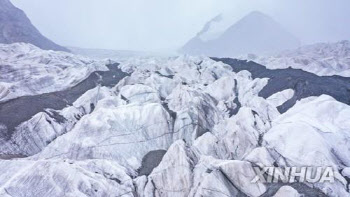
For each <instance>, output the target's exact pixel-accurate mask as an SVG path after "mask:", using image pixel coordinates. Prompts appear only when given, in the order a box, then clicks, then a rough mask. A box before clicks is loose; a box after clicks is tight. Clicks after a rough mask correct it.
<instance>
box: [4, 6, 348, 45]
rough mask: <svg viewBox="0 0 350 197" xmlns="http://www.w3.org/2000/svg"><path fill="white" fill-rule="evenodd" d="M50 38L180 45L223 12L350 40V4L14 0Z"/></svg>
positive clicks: (314, 37) (312, 38) (303, 36)
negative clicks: (255, 13)
mask: <svg viewBox="0 0 350 197" xmlns="http://www.w3.org/2000/svg"><path fill="white" fill-rule="evenodd" d="M11 1H12V2H13V3H14V4H15V5H16V6H17V7H19V8H21V9H22V10H24V11H25V12H26V14H27V15H28V17H29V18H30V19H31V21H32V23H33V24H34V25H35V26H36V27H37V28H38V29H39V30H40V31H41V32H42V33H43V34H44V35H45V36H47V37H48V38H50V39H52V40H53V41H55V42H57V43H58V44H61V45H65V46H77V47H84V48H104V49H126V50H162V49H175V48H178V47H181V46H182V45H183V44H184V43H185V42H187V41H188V40H189V39H190V38H191V37H193V36H195V35H196V34H197V33H198V32H199V31H200V30H201V29H202V28H203V25H204V24H205V23H206V22H207V21H209V20H210V19H212V18H213V17H215V16H216V15H218V14H220V13H225V14H226V15H230V16H231V18H232V23H234V22H236V21H237V20H239V19H240V18H242V17H243V16H244V15H246V14H248V13H249V12H251V11H254V10H259V11H261V12H263V13H265V14H268V15H270V16H271V17H273V18H274V19H275V20H276V21H278V22H280V23H281V24H282V25H283V26H284V27H285V28H286V29H288V30H289V31H290V32H291V33H293V34H294V35H295V36H296V37H298V38H299V39H300V40H301V41H302V42H303V43H315V42H319V41H325V42H326V41H337V40H341V39H350V0H50V1H48V0H11Z"/></svg>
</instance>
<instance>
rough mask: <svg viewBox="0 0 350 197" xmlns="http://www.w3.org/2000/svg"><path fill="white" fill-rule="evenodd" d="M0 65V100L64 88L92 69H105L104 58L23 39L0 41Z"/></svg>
mask: <svg viewBox="0 0 350 197" xmlns="http://www.w3.org/2000/svg"><path fill="white" fill-rule="evenodd" d="M0 65H1V67H0V72H1V76H0V102H4V101H7V100H10V99H14V98H17V97H21V96H27V95H37V94H43V93H48V92H55V91H60V90H64V89H67V88H69V87H72V86H74V85H76V84H78V83H79V82H81V81H82V80H84V79H85V78H87V77H88V76H89V75H90V74H91V73H92V72H94V71H98V70H100V71H105V70H108V68H107V67H106V66H105V65H106V62H105V61H94V60H91V59H88V58H85V57H82V56H75V55H73V54H70V53H66V52H56V51H45V50H42V49H39V48H37V47H35V46H34V45H31V44H24V43H15V44H10V45H6V44H0Z"/></svg>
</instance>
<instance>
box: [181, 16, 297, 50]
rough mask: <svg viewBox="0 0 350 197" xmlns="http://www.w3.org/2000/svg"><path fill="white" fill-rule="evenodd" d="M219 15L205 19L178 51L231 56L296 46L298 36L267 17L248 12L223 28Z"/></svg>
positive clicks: (221, 18)
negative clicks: (198, 30)
mask: <svg viewBox="0 0 350 197" xmlns="http://www.w3.org/2000/svg"><path fill="white" fill-rule="evenodd" d="M223 20H224V19H223V17H221V16H217V17H215V18H214V19H212V20H211V21H209V22H208V23H207V24H206V25H205V26H204V28H203V29H202V31H201V32H199V33H198V34H197V36H195V37H194V38H192V39H191V40H190V41H189V42H188V43H186V45H185V46H184V47H183V48H182V49H181V52H182V53H186V54H195V55H207V56H215V57H235V56H238V55H244V54H248V53H255V54H271V53H275V52H278V51H281V50H285V49H292V48H296V47H298V46H299V44H300V43H299V40H298V39H297V38H295V37H294V36H293V35H292V34H290V33H289V32H287V31H286V30H285V29H284V28H283V27H282V26H281V25H280V24H279V23H277V22H276V21H274V20H273V19H272V18H271V17H269V16H266V15H265V14H263V13H260V12H257V11H255V12H252V13H250V14H248V15H247V16H245V17H244V18H242V19H241V20H239V21H238V22H237V23H235V24H233V25H232V26H229V27H227V29H225V28H226V26H225V25H224V24H225V23H224V22H221V21H223Z"/></svg>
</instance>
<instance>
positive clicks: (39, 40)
mask: <svg viewBox="0 0 350 197" xmlns="http://www.w3.org/2000/svg"><path fill="white" fill-rule="evenodd" d="M15 42H24V43H31V44H33V45H35V46H37V47H39V48H41V49H45V50H55V51H69V50H68V49H66V48H64V47H62V46H59V45H57V44H55V43H54V42H52V41H51V40H49V39H47V38H46V37H44V36H43V35H42V34H41V33H40V32H39V31H38V30H37V29H36V28H35V27H34V26H33V25H32V23H31V22H30V20H29V19H28V17H27V16H26V14H25V13H24V12H23V11H22V10H20V9H18V8H16V7H15V6H14V5H12V3H11V2H10V1H9V0H1V1H0V43H5V44H12V43H15Z"/></svg>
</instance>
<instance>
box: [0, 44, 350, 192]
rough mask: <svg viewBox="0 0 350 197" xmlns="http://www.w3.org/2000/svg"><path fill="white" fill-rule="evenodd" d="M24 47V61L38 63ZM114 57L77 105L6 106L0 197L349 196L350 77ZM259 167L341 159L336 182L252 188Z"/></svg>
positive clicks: (17, 53) (233, 63) (231, 63)
mask: <svg viewBox="0 0 350 197" xmlns="http://www.w3.org/2000/svg"><path fill="white" fill-rule="evenodd" d="M17 47H19V46H18V45H9V46H7V48H8V49H9V50H10V49H11V50H10V51H12V52H13V54H12V55H11V56H13V57H18V58H19V59H18V61H17V64H22V65H36V64H37V62H38V61H37V59H36V58H32V62H31V60H30V59H31V58H25V59H24V60H22V59H21V57H22V56H23V53H22V52H21V51H23V50H24V49H25V48H26V47H30V45H29V46H21V47H20V48H24V49H21V50H16V48H17ZM3 48H6V47H4V46H3ZM2 53H3V52H2ZM41 54H42V55H43V57H45V58H42V59H45V60H46V61H45V62H49V61H51V59H53V60H52V61H54V60H55V57H56V56H57V54H56V53H54V52H52V51H48V52H41ZM7 56H8V55H7ZM72 58H73V57H72ZM39 59H41V58H39ZM75 59H80V57H75ZM60 61H63V62H64V58H63V59H61V60H60ZM107 63H108V62H107ZM6 64H7V63H6ZM6 64H2V63H1V66H3V65H6ZM108 64H109V65H108V70H105V71H103V72H102V71H101V72H100V74H99V75H101V79H100V80H97V81H94V80H92V79H91V78H89V77H87V78H86V79H85V80H84V82H83V83H88V82H89V81H90V82H91V81H92V82H93V83H95V82H96V83H97V84H95V86H94V87H92V88H91V89H89V90H87V91H85V92H83V93H81V95H79V96H78V98H77V99H76V100H74V101H73V102H71V103H70V102H68V103H67V104H65V105H60V106H58V107H57V106H55V107H54V108H53V107H51V106H49V107H43V108H42V109H41V110H38V111H37V113H36V114H33V115H27V116H26V118H24V119H23V121H22V122H18V121H17V122H15V121H12V119H17V118H18V115H17V114H11V113H8V114H7V117H5V116H1V114H4V113H3V110H6V109H12V111H16V110H18V111H19V112H20V114H21V112H22V110H23V111H25V110H26V108H27V107H28V108H30V106H31V105H32V104H31V103H30V102H28V100H26V99H30V98H34V99H35V100H37V99H39V100H38V101H39V103H40V102H42V103H44V101H45V100H47V99H46V98H48V97H46V96H47V95H49V96H53V95H56V96H59V97H60V99H62V100H64V99H66V98H67V96H68V95H69V94H58V92H50V93H47V94H40V93H36V94H34V95H31V96H26V97H20V98H18V99H12V100H9V101H7V102H5V103H0V122H1V123H2V127H0V131H2V134H4V133H5V132H7V133H6V135H1V136H0V174H1V176H0V196H14V197H17V196H53V197H54V196H144V197H155V196H169V197H174V196H175V197H176V196H178V197H187V196H193V197H194V196H196V197H197V196H207V197H211V196H254V197H255V196H274V195H275V196H276V197H277V196H283V197H288V196H300V195H302V194H303V195H305V196H350V193H349V190H348V187H349V180H350V179H349V178H350V173H349V171H350V159H349V158H350V141H349V140H348V139H349V138H350V134H349V128H350V121H349V117H350V106H349V104H350V103H349V102H350V101H349V99H348V98H349V96H350V92H349V91H348V92H347V91H346V89H347V88H348V89H350V83H349V81H350V79H349V78H337V77H320V76H317V75H313V74H310V73H307V72H305V71H302V70H294V69H281V70H268V69H266V68H265V67H263V66H261V65H258V64H256V63H254V62H247V61H240V60H233V59H215V58H213V59H210V58H207V57H190V56H181V57H173V58H131V59H129V60H128V61H124V62H123V63H121V64H120V65H117V64H113V65H112V64H110V63H108ZM37 67H41V68H43V69H49V68H47V67H46V66H45V64H38V65H37ZM37 69H38V68H37ZM67 69H69V66H67ZM1 72H2V71H1ZM73 72H74V71H73ZM110 72H112V73H113V75H112V77H107V78H106V77H105V76H104V75H103V74H106V73H110ZM26 73H27V74H26ZM40 73H42V74H43V75H48V76H50V74H47V73H46V72H40ZM117 73H119V74H122V73H128V74H127V75H120V76H125V77H124V78H122V77H116V74H117ZM91 75H94V74H93V73H92V74H91ZM28 76H33V73H30V72H25V73H23V76H22V78H23V77H28ZM84 77H86V76H84ZM10 78H12V77H10ZM33 78H34V79H35V77H33ZM28 81H30V80H29V79H28ZM44 81H45V80H44ZM112 82H113V83H112ZM40 83H43V82H40ZM81 83H82V82H81ZM81 83H79V84H81ZM79 84H78V85H76V86H79ZM325 84H326V85H325ZM76 86H74V87H76ZM333 86H336V87H337V88H333ZM34 87H35V86H34ZM74 87H70V88H68V89H67V91H72V89H74ZM344 90H345V91H344ZM69 93H70V92H69ZM326 94H328V95H326ZM41 97H44V98H45V99H43V100H40V98H41ZM20 99H24V100H22V101H21V102H18V100H20ZM33 105H36V104H35V103H34V104H33ZM281 106H283V107H282V108H281ZM38 109H39V108H38ZM9 116H10V118H12V119H10V118H8V117H9ZM6 118H7V119H6ZM4 120H5V121H4ZM9 123H11V125H12V128H13V129H12V130H9V129H7V130H6V131H5V130H4V128H5V127H6V126H8V125H10V124H9ZM15 123H16V124H17V125H14V124H15ZM254 166H260V167H264V166H280V167H284V166H332V167H334V168H335V169H336V171H335V175H336V180H335V182H334V183H328V182H324V183H314V184H311V183H310V184H309V183H308V184H304V183H297V184H280V183H277V184H264V183H261V182H258V183H251V181H252V179H253V178H254V177H255V176H256V174H255V172H254V170H253V167H254Z"/></svg>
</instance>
